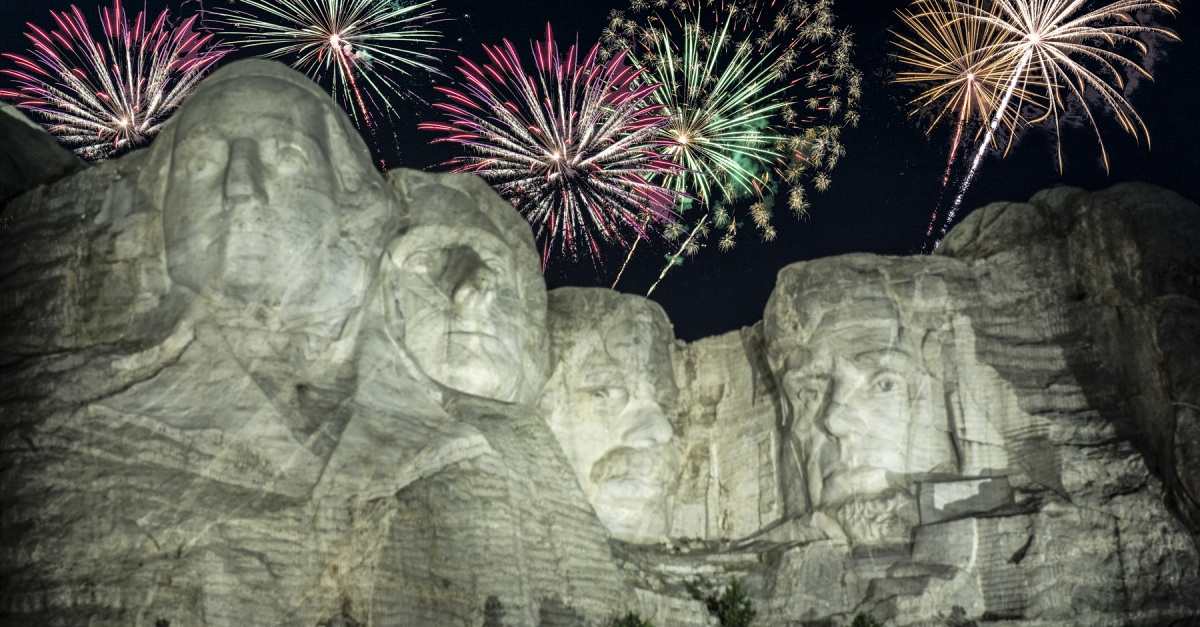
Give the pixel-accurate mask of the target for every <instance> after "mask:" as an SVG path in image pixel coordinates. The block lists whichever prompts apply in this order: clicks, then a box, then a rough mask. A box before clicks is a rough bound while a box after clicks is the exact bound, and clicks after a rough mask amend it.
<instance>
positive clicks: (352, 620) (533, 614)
mask: <svg viewBox="0 0 1200 627" xmlns="http://www.w3.org/2000/svg"><path fill="white" fill-rule="evenodd" d="M281 101H282V102H281ZM285 105H286V106H285ZM214 111H219V112H221V114H220V115H216V114H215V113H213V112H214ZM230 111H233V112H234V113H233V114H231V113H230ZM281 112H282V113H281ZM45 180H48V179H39V181H43V182H44V181H45ZM0 223H2V224H3V227H2V229H0V380H3V381H4V385H2V386H0V455H2V461H0V624H4V625H9V624H11V625H82V624H88V625H113V626H116V625H122V626H125V625H147V626H149V625H155V626H156V627H157V625H161V624H165V621H169V622H170V625H171V626H172V627H181V626H182V627H192V626H197V627H199V626H213V627H216V626H227V625H228V626H234V625H236V626H239V627H240V626H244V625H310V626H314V627H315V626H335V625H337V626H348V625H402V626H403V625H470V626H473V627H474V626H479V625H485V626H488V627H494V626H502V625H505V626H516V625H545V626H562V627H566V626H572V627H573V626H578V625H587V626H598V625H604V624H606V623H608V622H609V621H611V619H612V618H614V617H617V616H620V615H623V614H624V613H625V612H626V611H628V610H637V611H638V612H639V613H640V614H641V615H642V616H643V617H645V618H649V619H651V620H653V621H654V623H655V624H656V625H658V626H659V627H683V626H685V625H705V624H707V625H716V620H715V619H714V618H713V617H711V616H709V615H708V614H707V612H706V611H705V610H704V606H703V604H702V603H700V602H698V601H696V600H695V599H693V598H692V594H691V590H694V589H695V587H696V586H698V587H699V588H700V590H701V591H703V592H716V591H719V589H720V587H721V586H723V585H726V584H727V583H728V581H729V578H730V577H731V576H737V577H739V578H741V580H742V582H743V583H744V585H745V587H746V588H747V589H748V591H749V592H750V594H751V597H752V598H753V600H754V603H755V606H756V607H757V609H758V610H759V616H758V618H757V619H756V621H755V624H756V625H763V626H780V627H783V626H789V627H794V626H796V625H811V626H813V627H816V626H818V625H821V626H828V625H841V624H844V623H846V622H848V621H849V620H850V618H851V617H852V616H853V615H854V614H855V613H857V612H869V613H872V614H873V615H874V616H875V617H876V618H878V619H881V620H886V621H887V624H889V625H897V626H901V625H905V626H906V625H964V624H967V622H966V621H975V622H976V623H977V624H1002V625H1012V626H1017V625H1020V626H1028V627H1034V626H1050V625H1053V626H1063V627H1065V626H1068V625H1079V624H1104V625H1146V626H1151V625H1172V624H1173V625H1188V624H1200V594H1197V592H1196V591H1197V590H1200V550H1198V549H1197V540H1196V538H1197V536H1196V534H1197V532H1200V506H1198V505H1197V504H1198V503H1200V470H1197V469H1198V468H1200V462H1198V461H1197V460H1198V457H1197V447H1198V446H1200V426H1197V425H1198V422H1200V419H1198V412H1200V398H1198V395H1200V390H1198V389H1197V383H1196V382H1197V381H1200V358H1198V357H1197V350H1196V349H1197V348H1198V347H1200V305H1198V303H1200V282H1198V279H1197V278H1196V277H1198V276H1200V253H1197V252H1196V251H1197V245H1198V244H1200V209H1197V207H1196V206H1195V205H1193V204H1191V203H1189V202H1187V201H1185V200H1183V199H1181V198H1179V197H1178V196H1176V195H1174V194H1172V193H1170V192H1167V191H1164V190H1160V189H1157V188H1151V187H1146V186H1139V185H1120V186H1117V187H1114V188H1112V189H1110V190H1106V191H1102V192H1095V193H1087V192H1083V191H1081V190H1073V189H1056V190H1049V191H1046V192H1043V193H1040V194H1039V195H1037V196H1035V197H1034V198H1033V199H1032V200H1031V202H1029V203H999V204H995V205H991V206H989V207H986V208H983V209H981V210H979V211H976V212H974V213H972V214H971V215H969V216H968V217H967V219H965V220H964V222H963V223H962V224H961V225H959V226H958V227H957V228H956V229H954V230H953V231H952V232H951V233H950V235H949V236H948V237H947V238H946V239H945V241H944V242H943V245H942V248H941V250H940V252H939V254H938V255H934V256H931V257H912V258H888V257H879V256H873V255H849V256H845V257H839V258H834V259H825V260H817V261H812V262H806V263H801V264H796V265H793V266H790V267H789V268H786V269H784V270H783V271H782V272H781V274H780V279H779V284H778V287H777V288H776V292H775V294H774V295H773V297H772V301H771V304H770V305H769V306H768V310H767V312H766V315H765V318H764V321H763V322H762V323H759V324H756V325H754V326H753V327H749V328H746V329H742V330H740V331H735V332H731V333H727V334H724V335H721V336H718V337H714V338H706V339H704V340H700V341H698V342H694V343H690V344H684V343H681V342H677V341H673V339H672V337H671V331H670V324H669V321H667V320H666V318H665V316H664V315H663V314H662V311H661V309H659V308H658V307H657V306H656V305H654V304H653V303H650V302H648V301H643V300H642V299H640V298H639V297H633V296H625V295H618V294H614V293H612V292H610V291H608V290H603V289H598V288H593V289H563V290H556V291H555V292H552V293H550V294H549V295H548V296H547V294H546V293H545V287H544V284H543V283H542V281H541V280H540V278H538V276H537V256H536V254H535V252H534V247H533V241H532V236H531V234H530V232H529V230H528V228H527V227H526V226H525V225H524V223H523V222H522V220H521V218H520V216H519V215H518V214H517V213H516V212H515V211H513V210H511V208H509V207H507V206H506V205H505V204H504V203H503V202H502V201H500V199H499V197H498V196H496V195H495V194H492V193H491V192H490V191H489V190H488V189H487V188H486V186H485V185H483V184H482V182H480V181H479V180H478V179H475V178H473V177H466V176H458V175H435V174H428V173H420V172H408V171H398V172H393V173H390V174H389V176H388V177H387V178H384V177H381V176H379V175H378V174H377V173H375V172H374V171H373V170H372V168H371V165H370V162H369V159H367V158H366V149H365V146H363V145H362V143H361V141H360V140H359V139H358V138H357V136H356V134H355V132H354V130H353V128H352V127H350V126H349V124H348V122H347V120H346V119H345V117H344V115H343V114H342V113H340V112H339V111H338V110H337V109H336V107H335V105H334V104H333V103H332V101H331V100H329V98H328V96H327V95H325V94H323V93H321V92H320V91H319V90H318V89H316V88H315V87H313V86H312V85H311V83H309V82H308V81H307V80H305V79H304V78H303V77H300V76H299V75H296V74H294V73H292V72H291V71H290V70H287V69H285V68H284V67H283V66H280V65H278V64H274V63H268V62H262V61H251V62H244V63H237V64H232V65H231V66H230V67H229V68H227V69H225V70H223V71H222V72H220V73H217V74H215V75H214V76H213V77H212V78H211V79H210V81H209V82H207V83H206V84H205V85H204V86H203V87H201V88H200V89H199V90H198V91H197V93H196V95H195V96H194V97H193V99H192V100H190V101H189V102H188V103H186V104H185V106H184V107H183V109H182V110H181V111H180V112H179V114H178V115H177V117H176V119H175V120H173V121H172V122H171V123H169V124H168V125H167V127H166V128H165V129H164V132H163V134H162V135H161V136H160V137H159V139H158V140H156V142H155V144H154V145H153V146H152V147H151V148H150V149H148V150H143V151H138V152H134V153H131V154H129V155H126V156H124V157H122V158H120V159H115V160H111V161H107V162H103V163H100V164H97V165H95V166H93V167H89V168H86V169H84V170H82V171H80V172H77V173H75V174H74V175H71V176H69V177H67V178H64V179H62V180H60V181H57V182H55V183H52V184H48V185H40V186H34V187H29V188H27V189H26V190H24V193H22V194H20V195H19V196H16V197H15V198H13V199H12V200H11V201H9V202H8V203H7V205H6V206H4V208H3V209H2V210H0ZM460 366H461V368H460ZM676 460H677V461H678V463H675V461H676ZM647 477H656V478H657V481H647ZM614 512H615V513H614ZM690 589H691V590H690Z"/></svg>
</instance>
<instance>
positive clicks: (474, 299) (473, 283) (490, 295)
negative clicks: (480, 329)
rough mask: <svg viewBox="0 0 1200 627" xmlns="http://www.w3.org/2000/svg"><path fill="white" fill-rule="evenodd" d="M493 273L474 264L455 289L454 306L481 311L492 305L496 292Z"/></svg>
mask: <svg viewBox="0 0 1200 627" xmlns="http://www.w3.org/2000/svg"><path fill="white" fill-rule="evenodd" d="M492 283H493V281H492V273H491V272H490V271H489V270H488V269H487V266H484V265H483V264H474V265H473V266H472V267H471V268H470V270H469V271H468V272H467V274H466V276H465V277H463V280H462V281H460V282H459V284H458V285H457V286H456V287H455V288H454V305H455V307H456V308H458V309H460V310H462V309H481V308H486V307H488V306H489V305H491V303H492V300H494V299H495V294H496V290H494V289H493V286H492Z"/></svg>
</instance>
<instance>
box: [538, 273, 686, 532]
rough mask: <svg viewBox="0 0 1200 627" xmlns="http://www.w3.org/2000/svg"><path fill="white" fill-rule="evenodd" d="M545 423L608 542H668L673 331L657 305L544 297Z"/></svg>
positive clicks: (590, 296) (577, 292)
mask: <svg viewBox="0 0 1200 627" xmlns="http://www.w3.org/2000/svg"><path fill="white" fill-rule="evenodd" d="M550 332H551V340H552V343H551V345H552V347H553V349H554V364H555V372H554V376H553V377H552V378H551V380H550V383H549V384H548V385H547V387H546V391H545V393H544V394H543V397H542V407H543V410H544V413H545V415H546V420H547V421H548V422H549V424H550V428H551V429H552V430H553V431H554V435H555V436H556V437H557V438H558V442H559V445H560V446H562V449H563V452H564V453H566V456H567V459H568V460H570V462H571V466H572V467H573V468H574V469H575V476H576V478H577V479H578V480H579V485H580V487H581V488H583V492H584V494H585V495H586V496H587V498H588V501H589V502H591V504H592V507H593V508H594V509H595V510H596V515H597V516H599V518H600V520H601V521H602V522H603V523H604V526H605V527H606V528H607V529H608V530H609V532H610V533H611V534H612V536H613V537H614V538H616V539H618V540H624V541H626V542H633V543H639V544H647V543H654V542H659V541H663V540H666V539H667V537H668V536H669V534H670V530H671V501H672V498H673V496H674V494H673V493H674V490H675V484H676V480H677V477H678V476H679V450H678V445H679V442H678V438H676V437H675V432H674V427H673V421H672V419H671V418H672V416H671V415H670V414H671V413H672V412H673V411H674V407H675V400H676V396H677V388H676V385H675V374H674V369H673V367H672V364H671V350H672V348H673V346H672V345H673V344H674V339H675V337H674V333H673V332H672V330H671V323H670V321H669V320H668V319H667V315H666V314H665V313H663V311H662V308H661V307H659V306H658V304H656V303H654V302H652V301H648V300H646V299H644V298H641V297H638V296H634V295H630V294H618V293H616V292H613V291H611V290H605V289H600V288H596V289H583V288H562V289H559V290H555V291H553V292H551V293H550Z"/></svg>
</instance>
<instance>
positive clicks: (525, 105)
mask: <svg viewBox="0 0 1200 627" xmlns="http://www.w3.org/2000/svg"><path fill="white" fill-rule="evenodd" d="M483 48H484V51H485V52H486V53H487V56H488V61H489V62H488V63H486V64H484V65H477V64H475V63H473V62H471V61H469V60H467V59H463V58H460V61H461V63H462V65H461V66H460V67H459V68H458V69H459V72H461V73H462V75H463V84H462V87H461V89H446V88H439V91H441V93H443V94H444V95H445V96H446V98H447V99H448V102H443V103H436V104H434V106H435V107H437V108H438V109H440V110H441V111H442V112H444V113H445V115H446V117H447V118H448V121H446V122H426V123H422V124H421V125H420V128H422V129H424V130H430V131H438V132H442V133H445V134H446V136H445V137H442V138H439V139H437V140H435V141H438V142H454V143H457V144H460V145H461V146H463V147H465V148H467V149H468V150H469V151H470V154H468V155H465V156H461V157H458V158H456V159H454V160H452V161H451V164H452V165H454V166H455V169H456V171H462V172H473V173H475V174H479V175H481V176H482V177H483V178H484V179H486V180H487V181H488V182H489V183H491V184H492V186H493V187H494V188H495V189H496V190H497V191H498V192H499V193H500V195H501V196H504V197H505V198H506V199H507V200H508V201H509V202H511V203H512V204H513V206H515V207H516V208H517V209H518V210H520V211H521V213H523V214H524V215H525V218H526V219H527V220H528V221H529V222H530V223H531V224H532V225H533V227H534V232H535V235H536V236H537V238H538V240H539V242H540V243H541V245H542V264H543V267H544V266H545V263H546V261H547V259H548V258H549V255H550V254H551V251H553V250H555V249H558V251H560V252H562V253H564V254H566V255H568V256H569V257H571V258H572V259H576V258H578V257H579V253H580V252H581V251H587V252H588V255H589V257H590V258H591V259H592V261H593V262H595V263H598V262H599V260H600V256H601V253H600V248H599V246H598V238H599V239H601V240H604V241H606V242H610V243H614V244H617V245H621V246H625V245H628V244H629V243H631V241H632V239H636V237H639V236H642V235H644V234H645V230H646V229H652V228H654V227H655V226H661V225H663V224H665V223H669V222H671V221H672V220H673V217H674V213H673V211H672V208H673V207H674V206H675V205H676V203H677V202H678V200H679V199H680V195H681V193H680V192H677V191H673V190H672V189H670V188H669V187H666V186H664V185H660V184H657V183H652V182H651V181H653V180H662V179H663V178H664V177H665V178H668V179H669V177H670V175H671V174H672V173H676V172H678V171H679V166H678V165H676V163H675V162H674V161H672V160H671V159H669V158H668V157H666V156H664V154H663V152H662V151H663V149H664V146H662V145H660V142H659V140H657V139H656V137H658V136H659V135H660V133H661V130H662V128H663V127H664V125H665V124H666V122H667V118H666V116H665V115H664V114H663V113H662V111H661V107H659V106H657V105H654V104H651V103H650V102H649V100H648V96H649V95H650V94H651V92H653V91H654V90H655V89H657V88H658V87H659V85H658V84H656V83H651V82H649V81H646V80H644V79H643V78H642V71H641V70H635V69H633V68H632V67H630V66H629V65H628V64H627V63H626V62H625V56H624V55H623V54H620V55H617V56H615V57H613V58H612V59H610V60H608V61H599V60H598V59H599V50H600V48H599V45H596V46H593V47H592V49H591V50H590V51H589V52H588V53H587V54H585V55H583V58H582V60H581V59H580V57H579V54H578V48H577V45H574V46H571V47H570V48H569V49H568V50H567V52H566V54H565V55H564V54H560V52H559V49H558V46H557V45H556V44H555V42H554V35H553V33H552V32H551V29H550V25H549V24H547V25H546V38H545V41H544V42H537V43H534V44H533V57H534V69H535V71H534V72H533V73H527V72H526V71H525V68H524V67H523V65H522V62H521V57H520V55H519V54H517V51H516V48H515V47H514V46H513V45H512V43H510V42H509V41H507V40H505V41H504V43H503V44H502V45H499V46H487V45H485V46H484V47H483ZM630 236H632V238H631V237H630Z"/></svg>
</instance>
